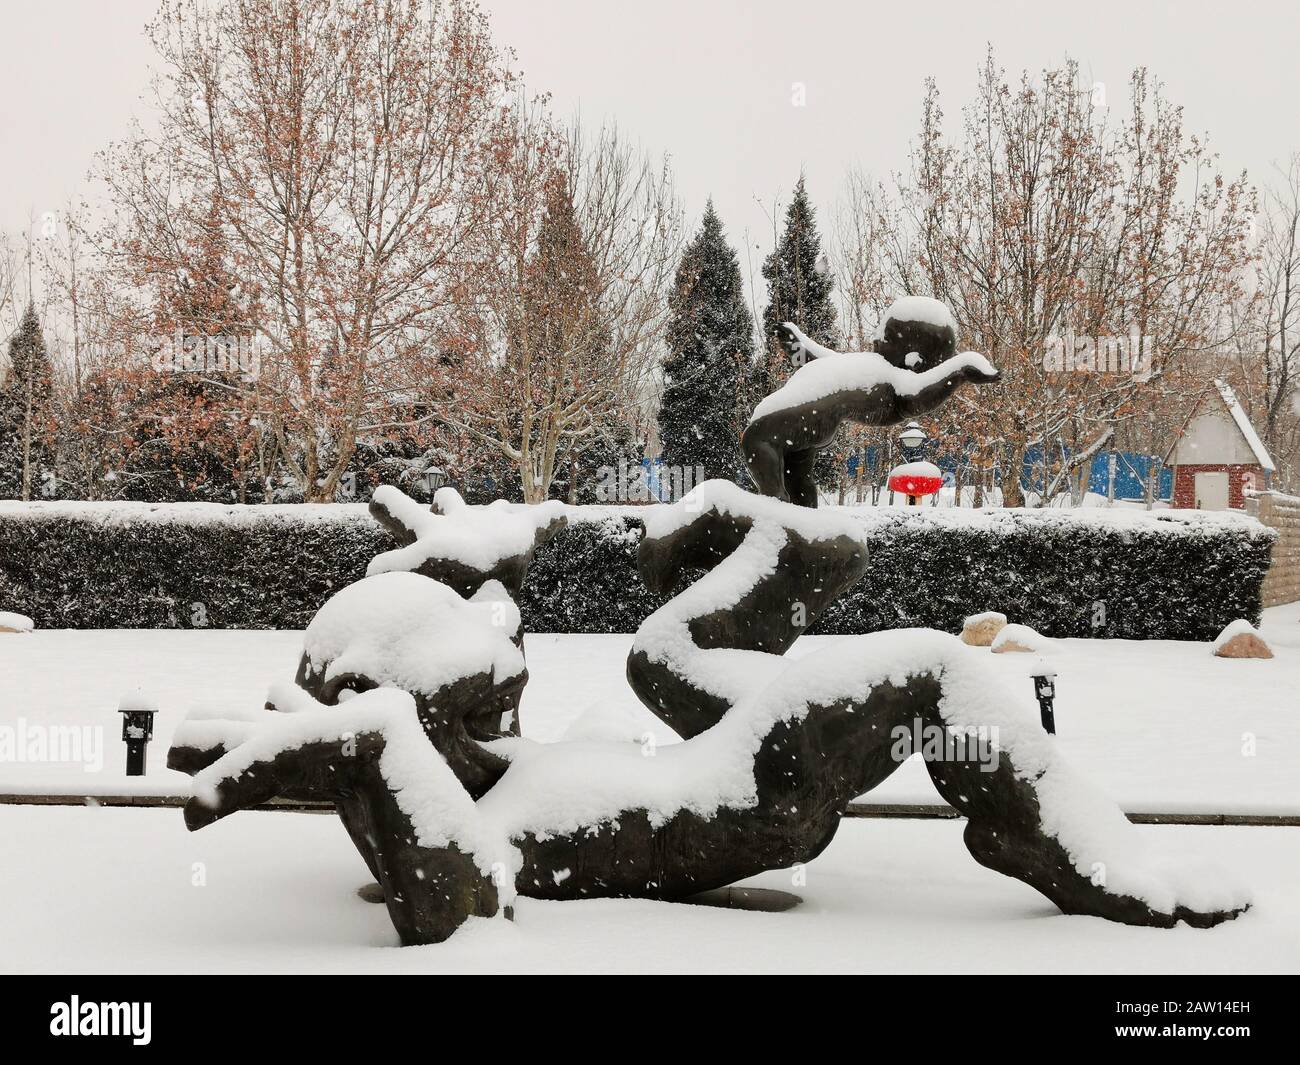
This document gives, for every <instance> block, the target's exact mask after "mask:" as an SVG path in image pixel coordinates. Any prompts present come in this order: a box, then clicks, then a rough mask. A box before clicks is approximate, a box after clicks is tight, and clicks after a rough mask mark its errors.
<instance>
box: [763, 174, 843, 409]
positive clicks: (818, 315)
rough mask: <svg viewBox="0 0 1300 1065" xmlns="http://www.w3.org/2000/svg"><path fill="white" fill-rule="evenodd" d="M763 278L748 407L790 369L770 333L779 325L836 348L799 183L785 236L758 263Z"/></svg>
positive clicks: (810, 215) (813, 221)
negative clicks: (759, 351) (760, 346)
mask: <svg viewBox="0 0 1300 1065" xmlns="http://www.w3.org/2000/svg"><path fill="white" fill-rule="evenodd" d="M763 278H764V280H766V281H767V299H768V303H767V308H766V309H765V310H764V311H763V337H764V340H765V341H766V344H765V350H764V352H763V356H762V357H761V358H760V359H759V362H758V364H757V366H756V371H755V375H754V382H753V384H754V390H753V391H754V394H753V396H752V397H751V398H752V399H753V400H754V402H758V401H759V400H761V399H762V398H763V397H764V396H766V395H768V394H769V393H771V392H773V391H775V390H776V389H778V388H780V387H781V385H782V384H784V383H785V379H786V378H787V377H789V376H790V373H791V372H792V371H793V370H794V369H795V367H794V366H791V365H790V364H789V361H788V359H787V357H786V356H785V354H784V353H783V352H782V351H781V348H780V346H779V345H778V344H777V342H776V330H777V327H778V326H780V325H781V323H782V322H794V324H795V325H797V326H798V327H799V328H800V329H802V330H803V331H804V332H805V333H807V334H808V336H809V337H811V338H812V339H813V340H815V341H817V342H818V343H819V344H825V345H826V346H827V347H838V346H839V344H840V336H839V329H838V328H837V326H836V322H835V305H834V303H832V302H831V291H832V289H833V288H834V287H835V282H834V279H833V278H832V276H831V272H830V269H829V268H828V267H827V265H826V259H825V257H824V256H823V254H822V241H821V236H820V235H819V234H818V232H817V217H816V211H815V210H814V208H813V205H812V203H811V202H809V199H808V191H807V189H806V188H805V187H804V179H803V178H802V177H800V178H799V184H798V185H796V186H795V189H794V198H793V199H791V201H790V206H789V207H788V208H786V212H785V231H784V232H783V233H782V234H781V239H780V241H779V242H778V243H777V246H776V248H775V249H773V251H772V254H771V255H769V256H768V257H767V259H766V260H764V262H763Z"/></svg>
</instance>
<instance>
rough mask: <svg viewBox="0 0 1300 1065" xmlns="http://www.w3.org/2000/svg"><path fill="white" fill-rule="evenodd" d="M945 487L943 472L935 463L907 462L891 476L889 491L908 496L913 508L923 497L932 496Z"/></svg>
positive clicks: (898, 467)
mask: <svg viewBox="0 0 1300 1065" xmlns="http://www.w3.org/2000/svg"><path fill="white" fill-rule="evenodd" d="M942 487H943V472H942V471H941V470H940V469H939V467H938V466H936V465H935V464H934V463H933V462H905V463H903V465H901V466H895V467H894V468H893V470H891V471H890V474H889V490H890V491H891V492H899V493H901V494H903V495H905V496H907V503H908V506H912V505H913V504H915V503H916V502H918V501H919V500H920V498H921V497H922V496H932V495H934V493H935V492H937V491H939V489H940V488H942Z"/></svg>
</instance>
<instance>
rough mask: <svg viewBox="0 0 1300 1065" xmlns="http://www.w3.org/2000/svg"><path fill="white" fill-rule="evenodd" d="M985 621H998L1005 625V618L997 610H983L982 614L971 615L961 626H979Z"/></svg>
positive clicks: (1004, 615)
mask: <svg viewBox="0 0 1300 1065" xmlns="http://www.w3.org/2000/svg"><path fill="white" fill-rule="evenodd" d="M985 621H1000V622H1002V624H1003V625H1005V624H1006V623H1007V616H1006V614H1003V613H1002V612H1001V611H998V610H985V611H984V612H983V613H982V614H972V615H971V616H970V617H968V618H966V619H965V620H964V621H963V622H962V625H963V626H965V625H979V624H981V623H983V622H985Z"/></svg>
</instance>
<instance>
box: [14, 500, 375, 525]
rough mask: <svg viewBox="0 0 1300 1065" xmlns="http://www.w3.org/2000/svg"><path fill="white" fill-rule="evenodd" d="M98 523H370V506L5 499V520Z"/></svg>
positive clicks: (347, 504) (349, 504)
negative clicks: (368, 508) (368, 507)
mask: <svg viewBox="0 0 1300 1065" xmlns="http://www.w3.org/2000/svg"><path fill="white" fill-rule="evenodd" d="M10 517H14V518H21V519H23V520H26V521H32V520H37V521H49V522H55V523H59V524H64V523H67V522H90V523H93V524H96V525H103V526H110V525H131V524H136V523H147V524H151V525H171V524H175V525H189V526H202V525H212V524H221V525H255V524H260V523H264V522H268V521H270V522H282V523H285V524H301V523H304V522H306V523H314V522H365V523H367V524H368V523H369V522H370V514H369V511H368V510H367V507H366V504H365V503H257V504H241V503H229V504H227V503H134V502H126V501H113V502H81V501H73V500H66V501H65V500H55V501H50V500H32V501H27V502H24V501H21V500H16V499H4V500H0V519H3V518H10Z"/></svg>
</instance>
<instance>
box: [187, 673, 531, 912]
mask: <svg viewBox="0 0 1300 1065" xmlns="http://www.w3.org/2000/svg"><path fill="white" fill-rule="evenodd" d="M304 700H305V701H306V702H304ZM295 702H296V704H297V710H296V712H293V713H286V714H267V715H265V716H264V718H263V720H262V723H261V724H260V725H259V726H258V727H257V728H256V729H255V730H253V731H252V732H251V734H250V735H249V737H248V738H247V739H246V740H245V741H244V742H243V743H241V744H240V745H239V746H238V747H237V748H236V749H234V750H232V751H230V752H229V753H228V754H225V755H223V756H222V757H221V758H219V759H218V760H217V761H216V762H214V763H213V764H212V765H210V766H208V768H207V769H204V770H203V771H202V772H200V773H198V774H196V775H195V777H194V782H193V794H194V796H195V798H197V799H198V800H199V801H200V802H202V803H203V804H205V805H207V806H210V807H215V806H216V805H217V803H218V799H219V790H218V789H219V787H220V784H221V782H222V781H224V780H238V779H239V778H240V777H241V776H242V775H243V774H244V773H246V772H248V771H249V770H251V769H252V768H253V766H254V765H256V764H257V763H259V762H267V761H271V760H273V759H275V758H276V757H277V756H279V755H281V754H283V753H285V752H288V751H294V750H297V749H299V748H301V747H304V746H306V745H308V744H311V743H329V742H333V741H337V740H342V739H344V738H345V737H348V736H352V737H355V736H360V735H362V734H365V733H379V734H380V735H382V736H383V740H384V749H383V753H382V754H381V755H380V757H379V765H378V768H379V773H380V776H381V777H382V778H383V780H384V783H385V784H386V785H387V786H388V788H389V790H390V791H391V792H392V794H393V798H394V800H395V801H396V803H397V806H398V808H399V809H400V810H401V811H402V812H403V813H404V814H405V815H406V816H407V817H408V818H410V820H411V824H412V826H413V827H414V829H415V835H416V840H415V841H416V843H418V844H419V845H420V846H421V847H428V848H431V849H438V848H443V847H447V846H449V845H451V844H455V845H456V847H457V848H458V849H459V850H461V851H462V852H463V853H465V854H468V855H469V856H470V857H472V858H473V860H474V863H475V865H477V866H478V869H479V871H480V872H482V873H483V874H484V875H485V876H487V875H491V873H492V871H493V867H494V866H495V865H498V864H500V865H502V866H503V867H504V868H506V869H510V870H512V872H513V873H514V874H517V873H518V872H519V870H520V868H522V865H523V859H522V857H521V855H520V854H519V851H518V849H517V848H515V847H514V846H512V845H511V844H510V843H508V842H507V841H506V839H505V838H504V837H502V836H500V835H498V834H495V833H494V832H493V831H492V829H491V826H490V824H489V823H488V822H486V821H485V820H484V819H483V818H482V817H481V816H479V813H478V810H477V809H476V807H475V805H474V800H473V799H471V798H470V796H469V793H468V792H467V791H466V790H465V789H464V787H463V786H462V785H461V783H460V781H459V780H457V779H456V775H455V774H454V773H453V772H452V771H451V769H450V767H448V765H447V763H446V762H445V761H444V760H443V758H442V756H441V755H440V754H438V752H437V751H436V750H435V749H434V747H433V745H432V744H431V743H430V742H429V738H428V737H427V736H426V735H425V734H424V729H423V728H421V727H420V722H419V717H418V716H417V714H416V709H415V700H414V699H412V698H411V696H410V695H409V694H407V693H406V692H403V691H397V690H395V689H393V688H376V689H372V690H371V691H368V692H362V693H361V694H359V695H357V696H356V697H355V698H353V699H352V700H350V701H349V702H348V704H347V706H346V707H327V706H322V705H321V704H319V703H315V701H314V700H312V699H311V697H310V696H309V695H307V693H306V692H303V693H302V699H295ZM308 703H310V704H314V705H313V706H311V707H310V708H308V706H307V704H308ZM497 887H498V891H499V892H500V901H501V903H502V904H506V903H508V902H509V901H510V900H511V899H512V898H513V897H514V876H513V875H512V876H510V877H498V878H497Z"/></svg>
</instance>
